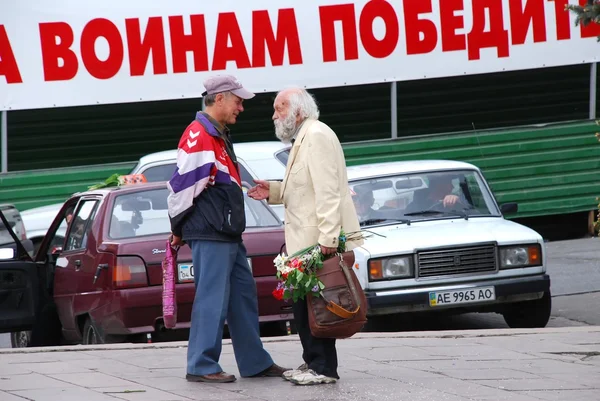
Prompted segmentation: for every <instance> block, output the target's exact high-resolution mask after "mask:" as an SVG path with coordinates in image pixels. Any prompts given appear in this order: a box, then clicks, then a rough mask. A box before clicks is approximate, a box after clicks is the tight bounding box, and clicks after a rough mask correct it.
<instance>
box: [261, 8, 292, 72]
mask: <svg viewBox="0 0 600 401" xmlns="http://www.w3.org/2000/svg"><path fill="white" fill-rule="evenodd" d="M277 19H278V23H277V32H276V33H275V32H274V30H273V26H272V25H271V19H270V18H269V12H268V11H267V10H261V11H254V12H253V13H252V66H253V67H264V66H265V65H266V52H267V49H268V51H269V54H270V55H271V64H272V65H274V66H275V65H283V58H284V55H285V47H286V44H287V47H288V55H289V63H290V64H291V65H294V64H302V50H301V48H300V35H299V34H298V26H297V24H296V14H295V12H294V9H293V8H285V9H281V10H279V14H278V17H277Z"/></svg>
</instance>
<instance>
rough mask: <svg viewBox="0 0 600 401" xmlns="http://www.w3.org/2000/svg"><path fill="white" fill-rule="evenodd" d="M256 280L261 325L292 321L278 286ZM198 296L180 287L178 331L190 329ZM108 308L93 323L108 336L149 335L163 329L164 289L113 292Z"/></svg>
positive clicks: (185, 286) (191, 289) (190, 288)
mask: <svg viewBox="0 0 600 401" xmlns="http://www.w3.org/2000/svg"><path fill="white" fill-rule="evenodd" d="M255 279H256V289H257V295H258V304H259V322H261V323H265V322H273V321H283V320H293V314H292V313H291V311H290V310H289V309H290V308H289V305H287V304H284V303H283V302H282V301H277V300H276V299H275V298H274V297H273V295H272V294H271V293H272V291H273V288H274V287H275V285H276V284H274V283H273V282H272V281H273V280H272V279H271V278H270V277H269V278H266V277H265V278H263V277H258V278H255ZM195 292H196V290H195V286H194V284H193V283H190V284H178V285H177V324H176V326H175V329H176V330H177V329H188V328H189V327H190V320H191V313H192V305H193V303H194V296H195ZM107 308H110V310H108V309H104V310H97V311H95V312H96V313H93V317H94V321H95V322H96V323H97V324H99V325H100V327H101V328H102V330H103V332H104V333H105V334H111V335H131V334H139V333H150V332H154V331H158V330H162V329H163V328H164V324H163V317H162V286H153V287H144V288H132V289H126V290H119V291H114V292H113V299H112V301H111V302H110V306H107Z"/></svg>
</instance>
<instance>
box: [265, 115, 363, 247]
mask: <svg viewBox="0 0 600 401" xmlns="http://www.w3.org/2000/svg"><path fill="white" fill-rule="evenodd" d="M269 203H270V204H281V203H283V205H284V206H285V242H286V249H287V254H288V255H291V254H293V253H295V252H297V251H299V250H301V249H304V248H306V247H308V246H311V245H316V244H317V243H319V244H321V245H324V246H327V247H337V246H338V237H339V234H340V228H342V227H343V229H344V231H345V232H346V234H350V233H353V232H358V231H360V225H359V222H358V217H357V214H356V209H355V208H354V203H353V202H352V198H351V195H350V188H349V186H348V175H347V172H346V161H345V158H344V152H343V150H342V146H341V144H340V141H339V140H338V138H337V136H336V135H335V133H334V132H333V131H332V130H331V128H329V127H328V126H327V125H325V124H323V123H322V122H320V121H318V120H312V119H308V120H306V121H305V122H304V124H303V125H302V127H301V128H300V131H299V132H298V135H297V137H296V141H295V142H294V146H293V147H292V150H291V152H290V156H289V159H288V162H287V167H286V171H285V177H284V179H283V181H282V182H278V181H271V182H270V190H269ZM362 243H363V240H358V241H354V242H350V241H348V242H347V243H346V249H347V250H351V249H353V248H355V247H357V246H360V245H362Z"/></svg>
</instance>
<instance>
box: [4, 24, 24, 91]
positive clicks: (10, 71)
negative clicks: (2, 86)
mask: <svg viewBox="0 0 600 401" xmlns="http://www.w3.org/2000/svg"><path fill="white" fill-rule="evenodd" d="M0 75H4V78H6V83H9V84H20V83H22V82H23V79H22V78H21V73H20V72H19V66H18V65H17V59H16V58H15V55H14V53H13V50H12V47H11V46H10V41H9V40H8V34H7V33H6V29H4V25H0Z"/></svg>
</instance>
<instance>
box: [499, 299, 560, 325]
mask: <svg viewBox="0 0 600 401" xmlns="http://www.w3.org/2000/svg"><path fill="white" fill-rule="evenodd" d="M508 308H509V309H508V310H506V311H505V312H503V313H502V315H503V316H504V321H505V322H506V324H508V326H509V327H510V328H513V329H533V328H542V327H546V325H547V324H548V321H549V320H550V314H551V313H552V296H551V295H550V291H548V292H545V293H544V296H543V297H542V298H540V299H536V300H535V301H526V302H519V303H515V304H512V305H510V306H509V307H508Z"/></svg>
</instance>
